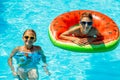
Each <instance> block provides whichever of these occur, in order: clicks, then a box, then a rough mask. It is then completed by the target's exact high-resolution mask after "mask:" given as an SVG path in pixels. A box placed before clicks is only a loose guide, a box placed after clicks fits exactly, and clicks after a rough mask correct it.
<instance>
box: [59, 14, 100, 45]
mask: <svg viewBox="0 0 120 80" xmlns="http://www.w3.org/2000/svg"><path fill="white" fill-rule="evenodd" d="M92 20H93V17H92V14H90V13H88V12H85V13H83V14H82V16H81V18H80V24H79V25H78V26H74V27H71V28H70V29H69V30H67V31H65V32H63V33H62V34H61V35H60V38H62V39H65V40H69V41H72V42H73V43H75V44H78V45H81V44H82V45H85V44H89V43H90V42H92V41H93V40H95V38H96V37H97V34H98V32H97V30H96V29H95V28H93V27H92V24H93V21H92ZM88 38H89V39H88Z"/></svg>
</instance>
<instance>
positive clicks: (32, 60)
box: [8, 29, 50, 80]
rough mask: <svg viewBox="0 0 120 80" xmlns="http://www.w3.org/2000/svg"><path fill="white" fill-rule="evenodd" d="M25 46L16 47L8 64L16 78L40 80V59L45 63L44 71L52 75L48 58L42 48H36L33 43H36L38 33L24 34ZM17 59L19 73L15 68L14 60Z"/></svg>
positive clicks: (27, 31) (29, 30) (30, 30)
mask: <svg viewBox="0 0 120 80" xmlns="http://www.w3.org/2000/svg"><path fill="white" fill-rule="evenodd" d="M22 39H23V41H24V46H19V47H16V48H15V49H14V50H13V51H12V53H11V55H10V57H9V59H8V64H9V66H10V68H11V70H12V73H13V75H14V76H18V78H19V80H27V79H29V80H38V79H39V75H38V67H37V65H38V64H39V62H40V59H42V61H43V62H44V66H43V68H44V70H45V72H46V73H47V74H48V75H50V73H49V71H48V69H47V68H46V67H47V64H46V57H45V55H44V54H43V51H42V49H41V47H40V46H35V45H33V43H34V42H35V41H36V33H35V31H34V30H32V29H28V30H26V31H25V32H24V34H23V38H22ZM13 57H14V58H15V59H16V61H17V64H18V67H17V71H15V69H14V66H13V64H12V63H13V60H12V58H13Z"/></svg>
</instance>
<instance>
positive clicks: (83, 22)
mask: <svg viewBox="0 0 120 80" xmlns="http://www.w3.org/2000/svg"><path fill="white" fill-rule="evenodd" d="M80 23H81V25H85V24H87V25H89V26H90V25H92V22H85V21H81V22H80Z"/></svg>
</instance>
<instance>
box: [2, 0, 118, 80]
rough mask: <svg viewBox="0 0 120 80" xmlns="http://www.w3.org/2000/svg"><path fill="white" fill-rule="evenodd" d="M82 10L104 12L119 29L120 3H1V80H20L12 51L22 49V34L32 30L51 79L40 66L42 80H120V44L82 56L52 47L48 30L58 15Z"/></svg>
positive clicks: (9, 0) (28, 0) (41, 0)
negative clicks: (10, 58)
mask: <svg viewBox="0 0 120 80" xmlns="http://www.w3.org/2000/svg"><path fill="white" fill-rule="evenodd" d="M81 9H90V10H95V11H98V12H101V13H103V14H106V15H108V16H109V17H110V18H112V19H113V20H114V21H115V22H116V24H117V25H118V26H119V28H120V16H119V15H120V0H7V1H6V0H0V80H17V79H16V78H14V77H13V76H12V73H11V70H10V68H9V67H8V64H7V59H8V56H9V54H10V53H11V51H12V50H13V49H14V48H15V47H16V46H20V45H23V41H22V34H23V32H24V31H25V30H26V29H28V28H32V29H34V30H35V31H36V32H37V42H36V43H35V44H36V45H40V46H41V47H42V49H43V50H44V52H45V55H46V57H47V63H48V65H49V66H48V68H49V70H50V72H51V76H47V75H46V74H45V72H44V71H43V69H42V67H41V65H42V62H41V64H40V65H39V75H40V78H39V80H120V44H119V45H118V47H117V48H116V49H114V50H112V51H109V52H103V53H95V54H92V53H91V54H90V53H79V52H71V51H67V50H63V49H60V48H58V47H55V46H53V44H52V43H51V41H50V40H49V37H48V27H49V24H50V23H51V21H52V20H53V19H54V18H55V17H57V16H58V15H60V14H62V13H64V12H68V11H73V10H81Z"/></svg>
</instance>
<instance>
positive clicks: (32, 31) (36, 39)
mask: <svg viewBox="0 0 120 80" xmlns="http://www.w3.org/2000/svg"><path fill="white" fill-rule="evenodd" d="M27 31H32V32H33V33H34V34H35V39H36V40H37V37H36V32H35V31H34V30H33V29H26V30H25V32H24V33H23V36H24V35H25V33H26V32H27ZM36 40H35V41H36Z"/></svg>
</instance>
